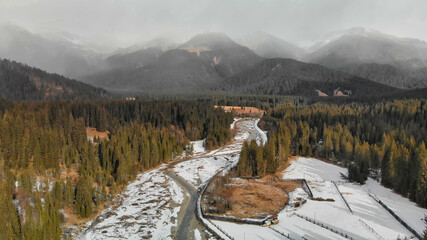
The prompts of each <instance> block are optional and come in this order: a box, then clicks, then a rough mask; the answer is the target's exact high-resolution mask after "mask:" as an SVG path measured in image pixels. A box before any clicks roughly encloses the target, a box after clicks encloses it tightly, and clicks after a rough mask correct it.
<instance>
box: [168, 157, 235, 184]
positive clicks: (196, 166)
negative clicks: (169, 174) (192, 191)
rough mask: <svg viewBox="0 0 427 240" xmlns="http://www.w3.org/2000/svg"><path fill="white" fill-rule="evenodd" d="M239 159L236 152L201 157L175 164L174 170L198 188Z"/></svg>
mask: <svg viewBox="0 0 427 240" xmlns="http://www.w3.org/2000/svg"><path fill="white" fill-rule="evenodd" d="M238 161H239V157H238V156H237V155H236V154H233V155H222V156H216V157H203V158H196V159H192V160H189V161H185V162H182V163H179V164H177V165H175V167H174V168H173V170H174V172H175V173H176V174H178V175H179V176H180V177H182V178H184V179H185V180H186V181H188V182H189V183H191V184H192V185H193V186H194V187H196V188H198V187H199V186H200V185H201V184H202V183H204V182H206V181H208V180H209V179H210V178H211V177H212V176H213V175H215V174H216V173H217V172H218V171H220V170H222V169H223V168H224V167H231V166H232V165H233V164H235V163H237V162H238Z"/></svg>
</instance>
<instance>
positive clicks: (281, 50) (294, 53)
mask: <svg viewBox="0 0 427 240" xmlns="http://www.w3.org/2000/svg"><path fill="white" fill-rule="evenodd" d="M237 42H238V43H239V44H241V45H243V46H245V47H248V48H249V49H251V50H252V51H254V52H255V53H256V54H258V55H259V56H262V57H265V58H292V59H296V60H300V59H301V58H302V57H304V56H305V55H306V54H307V52H306V50H305V49H303V48H300V47H298V46H296V45H294V44H291V43H289V42H287V41H285V40H283V39H280V38H277V37H275V36H273V35H270V34H268V33H265V32H261V31H257V32H254V33H252V34H250V35H247V36H244V37H242V38H239V39H237Z"/></svg>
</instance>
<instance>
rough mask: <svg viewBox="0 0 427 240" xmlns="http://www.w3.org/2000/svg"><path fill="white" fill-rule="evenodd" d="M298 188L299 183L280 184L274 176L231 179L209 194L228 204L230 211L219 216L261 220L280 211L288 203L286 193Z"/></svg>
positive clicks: (204, 203) (207, 205)
mask: <svg viewBox="0 0 427 240" xmlns="http://www.w3.org/2000/svg"><path fill="white" fill-rule="evenodd" d="M212 187H214V186H212ZM298 187H301V182H298V181H287V182H281V181H278V178H277V177H275V176H274V175H269V176H266V177H264V178H262V179H240V178H233V179H230V182H229V184H226V185H225V186H223V187H222V189H221V190H219V189H215V191H211V192H212V193H213V194H218V195H219V197H220V198H222V199H225V200H226V201H227V202H228V203H229V204H230V208H231V209H228V210H226V212H225V213H224V214H221V215H226V216H232V217H236V218H263V217H266V216H268V215H273V214H276V213H278V212H279V211H280V210H282V209H283V208H284V207H285V205H286V204H287V203H288V201H289V199H288V195H287V192H291V191H293V190H295V189H296V188H298ZM207 192H209V191H207ZM207 194H208V193H207ZM203 199H204V198H203ZM202 204H203V205H205V206H206V208H207V207H209V204H207V203H206V202H202Z"/></svg>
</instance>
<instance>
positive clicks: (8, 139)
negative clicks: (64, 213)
mask: <svg viewBox="0 0 427 240" xmlns="http://www.w3.org/2000/svg"><path fill="white" fill-rule="evenodd" d="M0 113H1V115H0V183H1V188H0V199H1V201H2V204H1V206H0V218H2V219H9V220H8V222H7V224H6V223H5V224H3V223H1V224H0V225H1V226H0V234H1V235H0V239H22V238H24V239H59V238H60V237H61V234H62V232H61V214H60V210H61V209H63V208H66V209H71V210H74V212H75V213H76V214H77V215H78V216H80V217H82V218H88V217H90V216H91V215H92V213H93V212H94V211H96V210H97V208H98V207H99V206H100V204H101V203H102V202H104V201H106V200H108V199H111V197H112V196H113V194H116V193H117V192H118V190H119V189H120V188H122V187H123V186H124V185H125V184H126V183H127V182H128V181H131V180H133V179H134V178H135V177H136V175H137V174H138V173H140V172H141V171H144V170H147V169H150V168H154V167H157V166H158V165H159V164H162V163H164V162H167V161H169V160H171V159H173V158H174V157H175V156H177V155H181V154H182V152H183V151H184V150H185V149H186V147H187V145H188V143H189V138H190V139H201V138H207V142H208V144H210V145H211V146H212V147H214V146H217V145H219V144H223V143H225V142H226V141H228V140H229V137H230V136H229V133H228V128H229V126H230V124H231V123H232V121H233V119H232V116H231V114H229V113H225V112H224V111H223V110H221V109H215V108H214V107H213V104H212V103H211V102H207V101H200V102H197V101H160V100H159V101H132V102H127V101H99V102H44V103H29V102H21V103H14V104H6V105H5V107H4V108H3V109H1V111H0ZM86 126H92V127H96V128H98V129H99V130H109V131H110V135H109V138H108V139H104V140H100V139H96V140H95V142H94V143H92V142H89V141H88V139H87V136H86V129H85V127H86ZM70 172H72V174H70V175H68V173H70ZM36 179H37V181H38V182H39V187H38V188H36ZM41 179H45V180H43V181H42V180H41ZM15 182H17V183H18V187H16V186H15ZM12 195H13V198H14V199H16V201H15V203H16V204H19V206H20V208H19V209H20V210H19V212H18V211H17V210H16V209H18V208H15V206H14V203H13V202H12ZM2 226H4V228H1V227H2Z"/></svg>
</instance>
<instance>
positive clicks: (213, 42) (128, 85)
mask: <svg viewBox="0 0 427 240" xmlns="http://www.w3.org/2000/svg"><path fill="white" fill-rule="evenodd" d="M113 57H117V58H118V59H120V60H118V62H119V63H122V64H125V65H126V61H125V60H124V59H125V57H126V58H127V59H131V60H135V59H139V60H140V62H142V60H144V61H145V62H144V63H143V64H140V65H138V66H135V63H136V61H134V62H132V61H130V62H131V64H129V67H128V68H125V67H122V68H121V69H113V70H106V71H103V72H100V73H97V74H93V75H89V76H87V77H85V78H83V80H84V81H85V82H87V83H90V84H93V85H95V86H99V87H104V88H107V89H114V90H127V91H129V90H132V91H140V92H151V91H155V92H156V91H157V92H171V91H175V90H180V89H188V88H191V89H195V88H197V89H200V88H205V87H206V86H208V85H215V84H216V83H217V82H219V81H220V80H222V79H223V78H226V77H229V76H232V75H234V74H236V73H239V72H240V71H242V70H244V69H247V68H250V67H251V66H253V65H255V64H256V63H257V62H259V61H261V60H262V58H261V57H259V56H257V55H256V54H254V53H253V52H252V51H251V50H249V49H248V48H246V47H243V46H240V45H238V44H237V43H235V42H234V41H233V40H231V39H230V38H229V37H228V36H226V35H225V34H223V33H203V34H198V35H196V36H194V37H193V38H191V39H190V40H189V41H187V42H185V43H184V44H182V45H180V46H178V48H177V49H171V50H168V51H165V52H163V53H161V49H159V48H146V49H142V50H139V51H136V52H133V53H128V54H125V55H122V56H116V55H115V56H110V57H109V58H108V59H107V61H112V60H113ZM133 57H134V58H133Z"/></svg>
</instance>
